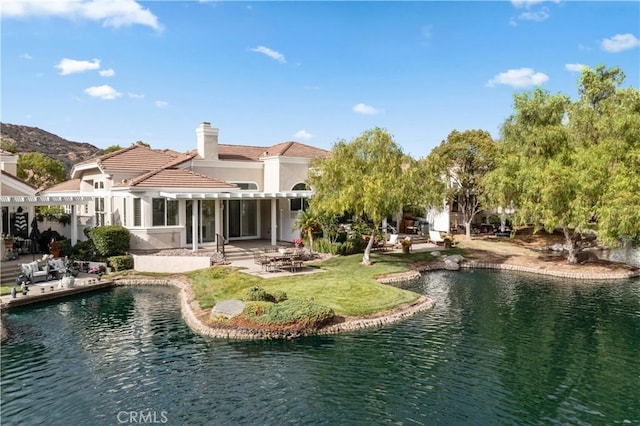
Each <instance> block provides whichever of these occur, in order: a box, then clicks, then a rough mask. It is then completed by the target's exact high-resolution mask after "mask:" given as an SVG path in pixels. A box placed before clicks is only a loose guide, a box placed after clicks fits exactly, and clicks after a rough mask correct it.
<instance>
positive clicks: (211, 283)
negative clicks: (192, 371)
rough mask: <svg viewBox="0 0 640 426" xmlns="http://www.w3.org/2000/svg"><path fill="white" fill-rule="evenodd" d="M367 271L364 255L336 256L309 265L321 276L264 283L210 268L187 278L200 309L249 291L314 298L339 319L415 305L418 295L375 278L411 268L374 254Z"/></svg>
mask: <svg viewBox="0 0 640 426" xmlns="http://www.w3.org/2000/svg"><path fill="white" fill-rule="evenodd" d="M372 260H373V261H374V263H373V265H371V266H364V265H362V264H361V261H362V254H355V255H351V256H336V257H333V258H330V259H328V260H326V261H322V262H317V263H315V264H312V265H311V267H315V268H319V269H321V270H322V272H318V273H315V274H311V275H298V276H288V277H278V278H270V279H263V278H260V277H255V276H252V275H248V274H244V273H242V272H240V271H239V270H238V269H236V268H233V267H223V266H219V267H214V268H209V269H202V270H199V271H194V272H191V273H189V274H187V275H188V276H189V278H191V280H192V287H193V290H194V292H195V296H196V299H197V300H198V302H199V303H200V306H201V307H202V308H203V309H207V308H211V307H212V306H214V305H215V304H216V303H217V302H218V301H221V300H226V299H242V296H243V294H244V292H245V291H246V290H247V289H248V288H251V287H260V288H262V289H264V290H265V291H267V292H268V293H273V292H275V291H277V290H280V291H284V292H285V293H286V294H287V296H288V297H289V298H290V299H291V298H300V299H313V301H314V302H315V303H318V304H320V305H323V306H326V307H329V308H331V309H333V310H334V311H335V313H336V314H338V315H346V316H361V315H367V314H372V313H376V312H381V311H385V310H388V309H391V308H394V307H396V306H398V305H400V304H402V303H407V302H413V301H415V300H416V299H418V297H420V295H419V294H417V293H414V292H411V291H407V290H402V289H399V288H396V287H393V286H390V285H386V284H380V283H378V282H377V281H376V280H375V277H376V276H379V275H383V274H388V273H393V272H405V271H408V270H410V269H411V267H410V265H409V264H408V263H407V262H406V259H404V258H397V257H392V256H384V255H378V254H374V255H373V256H372Z"/></svg>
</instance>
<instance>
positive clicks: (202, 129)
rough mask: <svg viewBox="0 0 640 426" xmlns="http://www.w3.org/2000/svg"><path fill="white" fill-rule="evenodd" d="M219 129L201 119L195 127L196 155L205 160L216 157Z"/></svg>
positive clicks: (215, 158)
mask: <svg viewBox="0 0 640 426" xmlns="http://www.w3.org/2000/svg"><path fill="white" fill-rule="evenodd" d="M219 132H220V129H216V128H215V127H211V123H208V122H206V121H203V122H202V123H200V126H199V127H198V128H197V129H196V139H197V140H198V155H199V156H200V157H202V158H204V159H207V160H217V159H218V133H219Z"/></svg>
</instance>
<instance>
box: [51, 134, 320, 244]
mask: <svg viewBox="0 0 640 426" xmlns="http://www.w3.org/2000/svg"><path fill="white" fill-rule="evenodd" d="M218 135H219V129H217V128H214V127H211V124H210V123H208V122H203V123H201V124H200V126H199V127H198V128H197V129H196V142H197V146H196V149H195V150H193V151H189V152H187V153H179V152H176V151H172V150H168V149H150V148H148V147H145V146H142V145H132V146H130V147H127V148H123V149H121V150H119V151H115V152H112V153H109V154H105V155H102V156H99V157H96V158H93V159H90V160H87V161H83V162H81V163H78V164H76V165H74V167H73V169H72V172H71V179H70V180H68V181H65V182H62V183H61V184H58V185H56V186H53V187H51V188H49V189H47V190H46V191H43V194H46V195H49V196H54V195H61V196H73V195H75V196H78V195H87V196H89V195H90V196H92V197H93V198H94V199H93V202H91V203H86V204H85V205H84V206H80V208H79V209H78V211H76V212H75V213H76V215H77V220H78V224H79V225H80V226H81V227H82V226H89V227H94V226H100V225H122V226H125V227H127V228H128V229H129V230H130V231H131V235H132V240H131V248H132V249H133V250H149V249H162V248H177V247H188V248H191V249H192V250H197V249H198V247H199V246H200V247H202V246H206V245H215V244H216V243H220V242H221V240H222V239H224V240H225V241H229V240H231V241H232V240H241V239H267V240H270V242H271V244H273V245H275V244H277V242H278V241H291V240H293V239H294V238H296V237H298V236H299V231H298V230H296V229H294V222H295V220H296V217H297V215H298V213H299V212H300V210H301V209H304V208H305V206H306V203H305V202H304V200H305V199H308V198H309V197H311V195H312V191H310V190H308V189H307V188H306V186H305V183H304V182H305V180H306V178H307V175H308V172H309V167H310V163H311V160H312V159H313V158H315V157H325V156H327V155H329V152H328V151H326V150H323V149H319V148H315V147H312V146H309V145H305V144H302V143H299V142H284V143H279V144H276V145H273V146H244V145H227V144H221V143H219V142H218Z"/></svg>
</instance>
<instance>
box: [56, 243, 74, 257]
mask: <svg viewBox="0 0 640 426" xmlns="http://www.w3.org/2000/svg"><path fill="white" fill-rule="evenodd" d="M58 244H60V256H62V257H65V256H73V255H74V254H75V253H74V250H73V248H72V247H71V240H69V239H66V240H60V241H58Z"/></svg>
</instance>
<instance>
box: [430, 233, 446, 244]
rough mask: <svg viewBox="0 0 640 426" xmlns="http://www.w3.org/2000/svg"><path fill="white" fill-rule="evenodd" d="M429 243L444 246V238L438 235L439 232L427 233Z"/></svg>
mask: <svg viewBox="0 0 640 426" xmlns="http://www.w3.org/2000/svg"><path fill="white" fill-rule="evenodd" d="M429 241H431V242H432V243H434V244H436V245H437V244H440V243H442V244H444V238H442V235H440V231H429Z"/></svg>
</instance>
